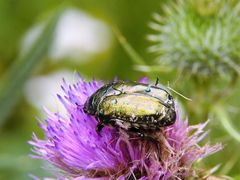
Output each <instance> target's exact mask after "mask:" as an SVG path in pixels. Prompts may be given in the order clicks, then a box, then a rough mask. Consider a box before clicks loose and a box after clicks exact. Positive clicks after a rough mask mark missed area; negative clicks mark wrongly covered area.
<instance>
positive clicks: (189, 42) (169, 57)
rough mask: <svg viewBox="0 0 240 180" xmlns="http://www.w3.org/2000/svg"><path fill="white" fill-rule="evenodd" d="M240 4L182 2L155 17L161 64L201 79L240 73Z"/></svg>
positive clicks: (199, 0)
mask: <svg viewBox="0 0 240 180" xmlns="http://www.w3.org/2000/svg"><path fill="white" fill-rule="evenodd" d="M239 14H240V2H239V1H235V0H232V1H227V0H223V1H220V0H178V1H174V2H173V1H171V3H169V4H168V5H165V6H164V7H163V15H159V14H156V13H155V14H154V15H153V17H154V21H153V22H151V23H150V27H151V28H152V29H153V30H154V31H155V33H153V34H152V35H149V40H151V41H153V42H154V45H153V46H151V47H150V48H149V50H150V51H151V52H154V53H156V54H157V56H158V58H157V62H158V63H160V64H161V65H166V66H167V67H169V66H170V67H173V68H178V69H180V70H182V71H183V72H190V73H192V74H194V75H197V76H201V77H202V76H207V77H209V75H222V76H226V75H229V73H231V72H237V73H238V74H239V73H240V43H239V42H240V16H239Z"/></svg>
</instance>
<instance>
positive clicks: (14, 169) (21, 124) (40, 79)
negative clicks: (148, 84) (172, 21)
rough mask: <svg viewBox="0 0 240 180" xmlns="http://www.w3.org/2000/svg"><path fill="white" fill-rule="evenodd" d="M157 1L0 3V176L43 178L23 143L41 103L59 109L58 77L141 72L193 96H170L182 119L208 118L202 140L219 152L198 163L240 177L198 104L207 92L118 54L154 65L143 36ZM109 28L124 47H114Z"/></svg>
mask: <svg viewBox="0 0 240 180" xmlns="http://www.w3.org/2000/svg"><path fill="white" fill-rule="evenodd" d="M163 3H165V1H160V0H151V1H144V0H138V1H127V0H121V1H119V0H102V1H98V0H69V1H66V2H65V1H60V0H51V1H47V0H42V1H30V0H21V1H12V0H9V1H6V0H5V1H3V0H2V1H0V22H1V23H0V40H1V43H0V80H1V84H0V88H1V89H0V92H1V94H0V95H1V96H0V97H1V98H0V100H1V102H0V116H1V117H0V125H1V126H0V179H31V178H30V176H29V175H30V174H33V175H36V176H39V177H45V176H51V175H50V174H49V173H48V172H47V170H45V169H44V168H43V167H44V166H45V165H44V162H42V161H40V160H33V159H31V158H30V157H29V154H31V150H30V149H31V147H30V145H28V143H27V141H29V140H30V139H31V134H32V132H36V134H38V135H39V136H41V137H42V136H43V134H42V132H41V130H40V128H38V126H37V120H36V119H35V117H36V116H37V117H40V118H44V115H43V114H44V113H43V110H42V107H43V106H46V107H47V108H49V109H51V110H59V109H60V108H61V107H60V106H59V104H58V103H57V100H56V96H55V94H56V93H57V92H60V88H59V86H60V84H61V80H62V78H63V77H64V78H66V79H67V80H68V81H74V78H75V76H74V72H79V73H80V74H81V75H82V76H83V77H84V78H85V79H91V78H92V77H94V78H96V79H103V80H111V79H113V78H114V77H115V76H117V77H119V79H128V80H138V79H139V78H140V77H143V76H146V75H147V76H149V77H150V78H151V81H154V80H155V78H156V77H159V79H160V82H161V83H162V84H164V85H167V83H168V82H170V84H171V83H173V82H175V81H176V83H175V87H174V88H175V89H176V90H178V91H179V92H181V93H183V94H184V95H186V96H188V97H190V98H192V99H193V101H192V102H188V101H187V100H185V99H182V98H181V97H178V99H179V100H180V102H182V104H183V107H185V112H186V114H187V115H188V117H189V122H190V124H196V123H199V122H202V121H205V120H207V118H210V119H211V122H210V124H209V126H208V128H209V129H211V132H210V133H209V135H208V137H207V139H206V140H205V142H207V141H211V143H217V142H222V143H223V145H224V150H222V151H221V152H219V153H217V154H215V155H212V156H210V157H208V158H207V159H206V160H204V161H203V162H202V165H204V167H206V168H211V167H214V166H215V165H217V164H220V165H221V166H220V168H219V170H218V171H217V174H225V175H228V176H231V177H234V178H235V179H238V178H239V179H240V161H239V160H240V154H239V148H240V145H239V141H238V140H236V138H233V137H232V136H231V135H230V134H229V132H227V131H226V130H225V128H224V127H223V126H222V123H221V122H220V121H219V120H218V118H217V117H216V116H214V115H212V116H211V114H210V116H209V114H208V113H206V111H205V110H204V108H201V107H202V106H204V107H206V106H205V105H206V104H207V107H209V106H211V102H209V99H208V98H209V97H208V94H207V93H206V92H204V91H196V87H194V83H192V84H191V83H190V82H189V81H188V80H189V76H187V75H186V77H185V75H183V77H182V80H180V81H177V76H178V72H177V71H176V70H174V69H173V70H172V71H168V72H165V71H163V72H154V73H152V72H150V73H149V72H142V71H140V70H136V68H134V67H135V66H134V65H136V58H135V59H134V58H133V56H131V55H129V53H130V54H131V53H132V52H133V51H132V49H130V51H128V52H126V51H125V50H126V49H127V48H126V47H127V46H128V45H129V44H130V45H131V46H132V47H134V49H135V50H136V51H137V52H138V53H139V54H140V56H141V57H143V59H145V63H146V64H154V61H153V59H154V58H155V56H154V54H152V53H149V52H148V51H147V48H148V47H149V46H150V45H151V42H149V41H148V40H147V39H146V36H147V35H148V34H150V33H151V32H152V30H151V29H150V28H149V26H148V23H149V22H151V21H152V13H154V12H158V13H161V7H162V5H163ZM113 28H114V29H115V30H116V29H118V30H119V31H120V32H121V34H123V36H124V37H125V38H126V39H127V41H128V42H129V44H125V45H121V43H119V41H118V38H119V37H118V38H117V37H116V36H117V35H116V33H114V32H113V31H112V29H113ZM38 37H40V38H38ZM239 43H240V42H239ZM166 68H167V67H166ZM213 82H214V83H216V86H215V87H216V88H217V87H218V88H221V87H222V82H221V81H219V80H216V81H213ZM204 88H205V84H204V83H203V84H202V89H204ZM239 89H240V84H239V83H238V82H237V83H236V85H235V86H234V89H231V92H232V93H231V96H229V97H228V98H227V100H226V101H224V103H225V104H227V106H224V107H226V109H228V110H229V111H228V112H230V114H231V123H232V124H234V125H233V126H234V128H235V130H236V131H239V130H240V122H239V120H238V118H239V105H240V92H239ZM201 92H202V94H198V93H201ZM196 94H197V98H194V97H193V96H196ZM174 96H176V97H177V95H176V94H175V95H174ZM209 104H210V105H209ZM192 109H194V110H192ZM202 109H203V110H202ZM199 114H200V115H199ZM220 114H221V113H220ZM220 116H221V115H220ZM237 136H238V134H237Z"/></svg>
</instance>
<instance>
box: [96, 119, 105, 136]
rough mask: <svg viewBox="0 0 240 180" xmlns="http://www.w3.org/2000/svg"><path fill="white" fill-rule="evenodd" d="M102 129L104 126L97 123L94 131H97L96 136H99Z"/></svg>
mask: <svg viewBox="0 0 240 180" xmlns="http://www.w3.org/2000/svg"><path fill="white" fill-rule="evenodd" d="M103 127H104V124H103V123H102V122H99V123H98V124H97V127H96V131H97V133H98V135H100V132H101V130H102V128H103Z"/></svg>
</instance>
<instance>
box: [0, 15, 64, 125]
mask: <svg viewBox="0 0 240 180" xmlns="http://www.w3.org/2000/svg"><path fill="white" fill-rule="evenodd" d="M59 15H60V12H57V13H56V14H55V15H54V16H53V17H52V19H50V20H49V22H48V23H47V25H46V27H45V29H44V30H43V32H42V33H41V35H40V36H39V37H38V39H37V40H36V41H35V42H34V44H33V45H32V47H31V48H30V49H29V50H28V51H27V52H26V53H25V54H24V55H22V56H21V57H19V58H18V59H17V60H16V61H14V63H13V65H12V66H11V67H10V68H9V70H8V71H7V74H6V75H5V76H4V77H3V80H2V81H1V88H0V125H2V124H3V122H4V120H5V119H6V118H7V116H8V115H9V113H10V112H11V110H12V108H14V105H15V104H16V102H17V101H18V98H19V97H20V95H21V90H22V87H23V85H24V83H25V81H26V80H27V79H28V77H29V76H30V75H31V73H32V72H33V70H34V68H36V67H37V65H38V64H39V63H40V62H41V60H43V59H44V56H46V54H47V52H48V49H49V47H50V45H51V41H52V38H53V36H54V30H55V26H56V23H57V21H58V18H59Z"/></svg>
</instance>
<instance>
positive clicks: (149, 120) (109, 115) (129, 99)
mask: <svg viewBox="0 0 240 180" xmlns="http://www.w3.org/2000/svg"><path fill="white" fill-rule="evenodd" d="M157 84H158V80H157V82H156V84H155V85H148V84H143V83H137V82H129V81H116V82H113V83H110V84H106V85H104V86H103V87H101V88H100V89H98V90H97V91H96V92H95V93H94V94H93V95H91V96H90V97H89V98H88V100H87V101H86V102H85V104H84V112H85V113H87V114H90V115H94V116H95V117H96V119H97V120H98V125H97V127H96V131H97V132H98V133H100V131H101V130H102V128H103V127H104V125H111V126H113V127H116V128H122V129H125V130H127V131H132V132H136V133H138V134H140V135H141V136H144V134H145V133H149V132H154V131H159V130H160V127H164V126H169V125H172V124H173V123H174V122H175V120H176V112H175V105H174V100H173V97H172V96H171V94H170V93H169V92H168V91H167V90H166V88H164V87H163V86H160V85H157Z"/></svg>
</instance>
